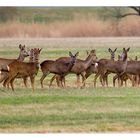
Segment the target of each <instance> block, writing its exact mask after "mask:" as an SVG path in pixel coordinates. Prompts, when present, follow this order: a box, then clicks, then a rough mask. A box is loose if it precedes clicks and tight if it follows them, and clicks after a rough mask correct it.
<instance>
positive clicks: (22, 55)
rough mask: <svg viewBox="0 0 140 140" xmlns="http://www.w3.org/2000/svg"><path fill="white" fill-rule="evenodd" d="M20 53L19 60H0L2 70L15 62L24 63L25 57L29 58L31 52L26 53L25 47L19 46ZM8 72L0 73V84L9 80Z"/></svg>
mask: <svg viewBox="0 0 140 140" xmlns="http://www.w3.org/2000/svg"><path fill="white" fill-rule="evenodd" d="M19 49H20V53H19V56H18V58H17V59H6V58H0V69H3V68H4V69H5V68H6V66H7V65H8V64H10V63H12V62H13V61H14V60H18V61H24V59H25V57H27V56H29V52H28V51H26V49H25V45H23V46H22V45H21V44H20V45H19ZM7 76H8V75H7V72H3V71H1V73H0V83H1V82H3V81H4V80H5V79H6V78H7Z"/></svg>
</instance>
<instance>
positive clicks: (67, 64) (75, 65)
mask: <svg viewBox="0 0 140 140" xmlns="http://www.w3.org/2000/svg"><path fill="white" fill-rule="evenodd" d="M19 49H20V54H19V57H18V58H17V59H5V58H0V82H3V86H4V87H8V88H9V85H10V86H11V88H12V90H14V84H13V83H14V80H15V79H16V78H22V79H23V81H24V85H25V87H27V78H28V77H29V78H30V81H31V86H32V89H33V91H34V81H35V76H36V75H37V73H38V70H39V67H40V68H41V71H42V73H43V75H42V77H41V79H40V82H41V87H42V88H43V80H44V79H45V77H46V76H47V75H49V73H53V74H54V76H53V77H52V79H51V80H50V85H49V87H50V86H51V85H52V82H53V81H54V80H56V82H57V85H58V86H59V87H65V76H66V75H68V74H69V73H74V74H76V76H77V87H80V76H81V77H82V86H81V87H85V84H86V83H85V80H86V79H87V78H88V77H89V76H90V75H91V74H93V73H94V74H95V77H94V87H96V81H97V78H98V77H99V79H100V82H101V84H102V86H105V85H106V86H108V75H109V74H110V73H115V76H114V77H113V86H115V81H116V80H118V85H119V86H122V85H123V82H125V86H126V81H127V80H128V79H129V80H130V81H131V82H132V86H138V85H139V83H140V61H138V60H137V57H136V58H135V60H132V59H131V60H128V57H127V53H128V52H129V50H130V48H128V49H125V48H123V52H122V54H121V55H119V56H118V60H115V52H116V50H117V48H116V49H115V50H114V51H112V50H111V49H110V48H109V49H108V51H109V53H110V54H111V59H100V60H98V59H97V57H96V51H95V50H91V51H90V52H87V58H86V59H85V60H81V59H77V56H78V54H79V52H77V53H76V54H74V55H73V54H72V53H71V52H69V57H60V58H58V59H56V60H45V61H43V62H42V63H41V64H39V55H40V52H41V50H42V49H39V48H33V49H30V50H26V47H25V45H21V44H20V45H19ZM27 56H29V62H23V61H24V59H25V57H27Z"/></svg>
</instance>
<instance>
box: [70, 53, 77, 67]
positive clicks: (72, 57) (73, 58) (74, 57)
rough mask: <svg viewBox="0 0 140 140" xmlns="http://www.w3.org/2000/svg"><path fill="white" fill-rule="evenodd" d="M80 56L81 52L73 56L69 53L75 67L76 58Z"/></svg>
mask: <svg viewBox="0 0 140 140" xmlns="http://www.w3.org/2000/svg"><path fill="white" fill-rule="evenodd" d="M78 55H79V52H77V53H76V54H75V55H73V54H72V53H71V52H69V56H70V57H71V64H72V65H74V64H75V62H76V58H77V56H78Z"/></svg>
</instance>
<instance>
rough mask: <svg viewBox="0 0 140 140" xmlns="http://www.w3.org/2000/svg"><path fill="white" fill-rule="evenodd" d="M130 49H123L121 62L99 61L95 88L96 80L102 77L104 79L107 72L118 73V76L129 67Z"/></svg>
mask: <svg viewBox="0 0 140 140" xmlns="http://www.w3.org/2000/svg"><path fill="white" fill-rule="evenodd" d="M129 49H130V48H128V49H125V48H123V53H122V58H123V59H122V60H121V61H113V60H106V59H100V60H99V61H98V73H97V74H96V75H95V79H94V86H95V87H96V79H97V78H98V77H99V76H100V75H101V76H102V77H103V76H104V75H105V74H106V72H111V73H116V74H117V75H119V74H121V73H122V72H123V71H124V69H125V68H126V65H127V52H128V51H129Z"/></svg>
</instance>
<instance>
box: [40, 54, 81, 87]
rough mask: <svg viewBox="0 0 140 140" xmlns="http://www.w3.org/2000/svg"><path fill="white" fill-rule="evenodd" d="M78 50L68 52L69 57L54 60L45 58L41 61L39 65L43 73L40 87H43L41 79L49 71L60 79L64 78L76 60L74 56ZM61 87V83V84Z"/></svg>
mask: <svg viewBox="0 0 140 140" xmlns="http://www.w3.org/2000/svg"><path fill="white" fill-rule="evenodd" d="M78 54H79V52H77V53H76V54H75V55H73V54H72V53H71V52H69V56H70V57H60V58H58V59H57V60H55V61H51V60H45V61H43V62H42V63H41V64H40V66H41V70H42V72H43V75H42V77H41V79H40V82H41V87H42V88H43V80H44V79H45V77H46V76H47V75H48V74H49V73H54V74H57V75H59V76H60V80H62V79H64V77H65V76H66V75H67V74H68V73H69V72H70V71H71V69H72V67H73V66H74V64H75V62H76V58H77V56H78ZM61 87H63V85H62V84H61Z"/></svg>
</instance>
